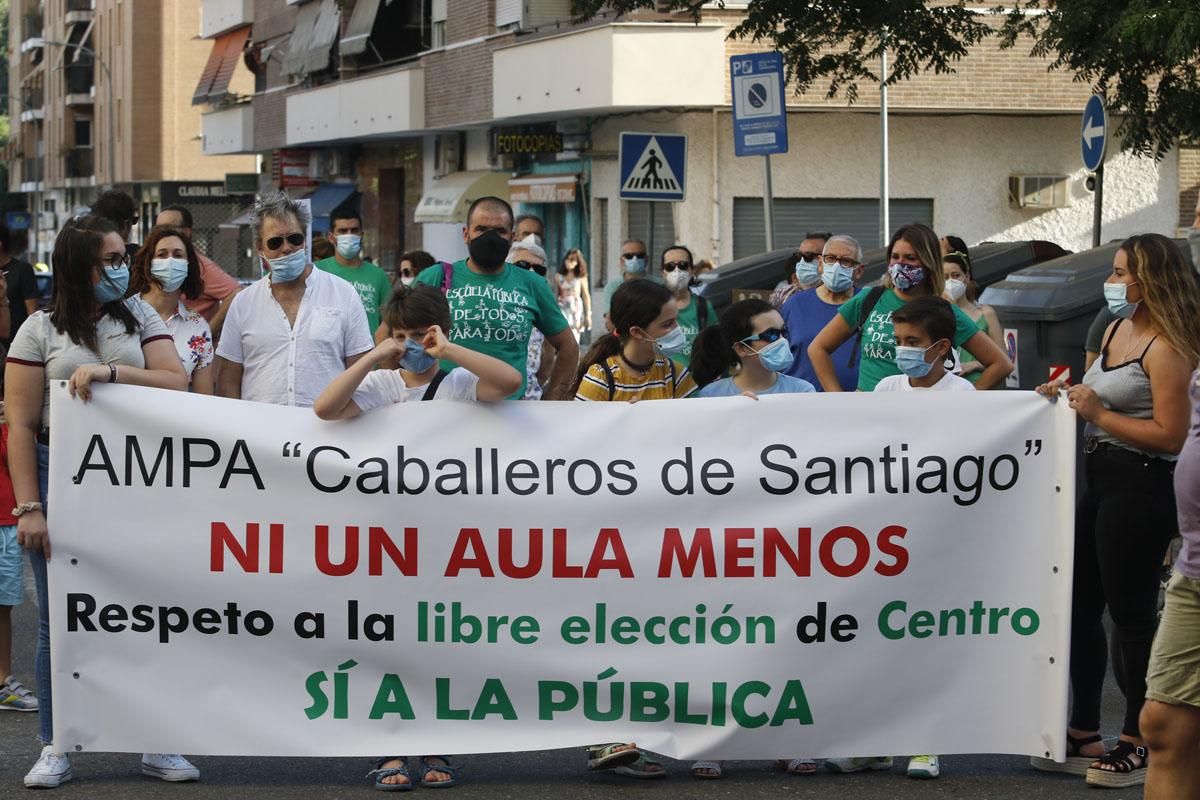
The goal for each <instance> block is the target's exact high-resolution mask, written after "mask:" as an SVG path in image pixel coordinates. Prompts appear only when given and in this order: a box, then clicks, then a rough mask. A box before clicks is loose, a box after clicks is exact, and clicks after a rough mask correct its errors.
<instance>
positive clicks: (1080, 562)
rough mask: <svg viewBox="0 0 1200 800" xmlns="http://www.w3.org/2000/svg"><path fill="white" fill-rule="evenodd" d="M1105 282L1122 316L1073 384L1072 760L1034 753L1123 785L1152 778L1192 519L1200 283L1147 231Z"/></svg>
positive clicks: (1049, 392) (1092, 778)
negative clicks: (1166, 570) (1171, 571)
mask: <svg viewBox="0 0 1200 800" xmlns="http://www.w3.org/2000/svg"><path fill="white" fill-rule="evenodd" d="M1104 296H1105V300H1106V301H1107V303H1108V308H1109V310H1110V311H1111V312H1112V313H1113V314H1114V315H1115V316H1116V321H1115V322H1113V323H1112V324H1111V325H1109V327H1108V331H1107V333H1106V335H1105V340H1104V346H1103V348H1102V350H1101V352H1100V357H1099V358H1098V359H1096V361H1095V363H1093V364H1092V366H1091V368H1090V369H1089V370H1088V371H1087V373H1086V374H1085V375H1084V376H1083V383H1082V384H1080V385H1078V386H1072V387H1070V388H1069V389H1067V390H1066V397H1067V402H1068V403H1069V404H1070V406H1071V408H1072V409H1074V410H1075V411H1076V413H1078V414H1079V416H1080V417H1082V418H1083V420H1084V421H1085V422H1086V423H1087V425H1086V427H1085V428H1084V436H1085V437H1086V440H1087V441H1086V443H1085V446H1084V452H1085V462H1084V466H1085V471H1086V475H1087V488H1086V490H1085V491H1084V493H1083V496H1082V497H1081V498H1080V500H1079V506H1078V508H1077V510H1076V512H1075V572H1074V584H1073V587H1072V602H1071V691H1072V696H1073V706H1072V709H1071V717H1070V721H1069V724H1068V727H1067V760H1066V762H1064V763H1058V762H1054V761H1050V760H1049V759H1042V758H1035V759H1033V765H1034V766H1035V767H1037V768H1038V769H1044V770H1049V771H1056V772H1069V773H1072V774H1084V775H1086V780H1087V783H1089V784H1091V785H1094V786H1105V787H1113V788H1120V787H1124V786H1135V785H1138V784H1141V783H1143V782H1144V781H1145V779H1146V763H1147V760H1148V759H1149V753H1148V751H1147V750H1146V747H1145V744H1146V743H1145V740H1143V739H1142V734H1141V729H1140V727H1139V722H1138V717H1139V715H1140V713H1141V711H1142V705H1143V701H1144V698H1145V697H1146V696H1147V685H1146V684H1147V680H1146V675H1147V669H1148V663H1149V660H1150V649H1151V642H1152V640H1153V638H1154V632H1155V628H1156V627H1157V624H1158V588H1159V568H1160V567H1161V565H1162V562H1163V556H1164V555H1165V553H1166V550H1167V546H1168V545H1169V543H1170V541H1171V539H1173V538H1174V537H1175V536H1176V535H1177V533H1178V530H1179V529H1178V519H1177V517H1176V513H1175V489H1174V477H1173V476H1174V473H1175V470H1176V461H1177V459H1178V457H1179V456H1178V454H1179V451H1180V449H1181V448H1182V447H1183V445H1184V442H1185V441H1186V440H1187V435H1188V422H1189V411H1190V409H1189V405H1188V382H1189V379H1190V375H1191V373H1192V371H1193V370H1194V369H1195V368H1196V364H1197V361H1200V329H1197V327H1196V320H1197V319H1200V290H1198V289H1197V287H1196V281H1195V278H1194V276H1193V275H1192V274H1191V271H1190V270H1189V269H1188V267H1187V263H1186V261H1185V260H1184V256H1183V253H1182V251H1180V249H1179V248H1178V247H1177V246H1176V245H1175V243H1174V242H1173V241H1171V240H1170V239H1168V238H1166V237H1164V236H1159V235H1158V234H1145V235H1141V236H1133V237H1131V238H1129V239H1126V240H1125V241H1124V242H1123V243H1122V244H1121V247H1120V249H1118V250H1117V252H1116V254H1115V255H1114V256H1113V271H1112V274H1111V275H1110V276H1109V278H1108V280H1107V282H1106V283H1105V284H1104ZM1062 389H1063V386H1062V384H1061V383H1060V382H1055V383H1051V384H1043V385H1042V386H1040V387H1038V392H1039V393H1041V394H1043V395H1045V396H1046V397H1048V398H1050V399H1051V400H1054V399H1056V398H1057V397H1058V394H1059V392H1060V391H1061V390H1062ZM1105 608H1107V609H1108V612H1109V615H1110V616H1111V617H1112V621H1113V628H1114V634H1113V638H1114V643H1113V653H1114V659H1119V670H1118V674H1121V673H1123V677H1124V680H1122V681H1120V682H1119V683H1120V686H1121V689H1122V691H1123V692H1124V694H1125V720H1124V724H1123V725H1122V727H1121V736H1120V739H1119V741H1118V742H1117V745H1116V746H1115V747H1114V748H1113V749H1112V750H1109V751H1108V752H1107V753H1106V752H1104V743H1103V739H1102V737H1101V734H1100V700H1101V693H1102V691H1103V686H1104V673H1105V670H1106V663H1107V660H1108V659H1107V655H1108V643H1107V642H1106V636H1105V631H1104V625H1103V615H1104V611H1105ZM1192 647H1193V648H1194V644H1193V645H1192ZM1177 685H1183V684H1178V682H1176V683H1175V684H1173V683H1172V682H1171V681H1168V680H1164V679H1163V676H1161V675H1160V676H1158V680H1157V681H1156V686H1155V690H1154V693H1153V694H1152V695H1151V696H1153V697H1154V698H1155V699H1156V700H1162V699H1163V698H1164V697H1166V696H1173V695H1172V694H1171V691H1172V690H1173V689H1174V688H1175V687H1176V686H1177ZM1190 757H1191V758H1193V759H1194V758H1195V757H1196V753H1195V751H1194V750H1193V752H1192V754H1191V756H1190ZM1171 796H1173V797H1174V796H1181V795H1175V794H1172V795H1171Z"/></svg>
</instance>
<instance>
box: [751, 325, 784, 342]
mask: <svg viewBox="0 0 1200 800" xmlns="http://www.w3.org/2000/svg"><path fill="white" fill-rule="evenodd" d="M787 335H788V330H787V328H786V327H783V328H767V329H766V330H765V331H763V332H762V333H756V334H754V335H753V336H747V337H746V338H745V339H742V341H743V342H745V343H747V344H749V343H750V342H756V341H759V340H761V341H764V342H766V343H767V344H770V343H771V342H777V341H779V340H780V339H786V338H787Z"/></svg>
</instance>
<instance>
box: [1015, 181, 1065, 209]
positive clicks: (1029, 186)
mask: <svg viewBox="0 0 1200 800" xmlns="http://www.w3.org/2000/svg"><path fill="white" fill-rule="evenodd" d="M1067 180H1068V179H1067V176H1066V175H1009V176H1008V205H1009V206H1010V207H1012V208H1066V207H1067V206H1069V205H1071V202H1070V198H1069V197H1068V192H1067Z"/></svg>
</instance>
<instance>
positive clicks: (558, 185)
mask: <svg viewBox="0 0 1200 800" xmlns="http://www.w3.org/2000/svg"><path fill="white" fill-rule="evenodd" d="M578 186H579V175H577V174H574V173H572V174H570V175H521V176H519V177H516V178H513V179H511V180H510V181H509V182H508V199H509V200H510V201H511V202H513V203H574V202H575V195H576V189H577V187H578Z"/></svg>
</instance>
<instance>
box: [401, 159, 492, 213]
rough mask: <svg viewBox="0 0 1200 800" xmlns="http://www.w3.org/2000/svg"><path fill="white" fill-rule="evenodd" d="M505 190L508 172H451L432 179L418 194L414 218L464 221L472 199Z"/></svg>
mask: <svg viewBox="0 0 1200 800" xmlns="http://www.w3.org/2000/svg"><path fill="white" fill-rule="evenodd" d="M507 194H508V176H507V175H506V174H505V173H503V172H489V171H486V170H479V171H474V172H452V173H450V174H449V175H446V176H445V177H442V178H438V179H437V180H435V181H434V182H433V186H432V188H430V190H429V191H427V192H426V193H425V194H423V195H421V202H420V203H417V211H416V213H415V214H414V215H413V221H414V222H449V223H458V224H460V225H465V224H466V222H467V209H468V208H470V207H471V203H473V202H474V201H475V200H478V199H479V198H480V197H488V196H492V197H504V196H505V195H507Z"/></svg>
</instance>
